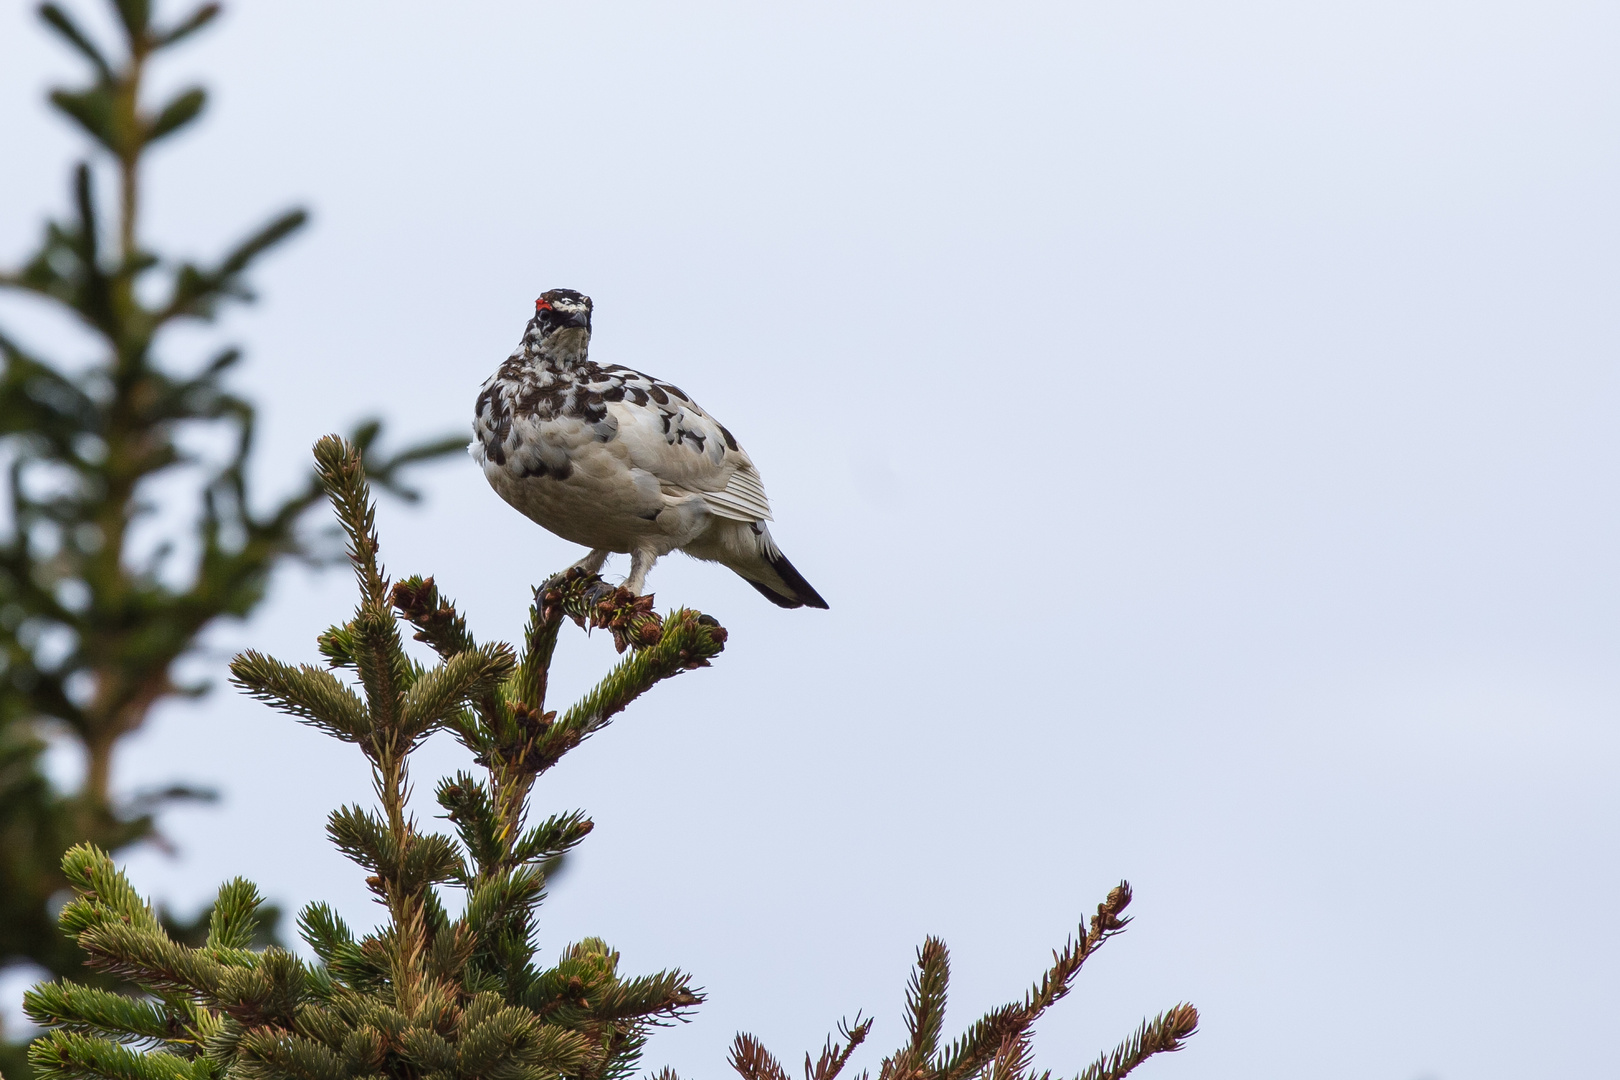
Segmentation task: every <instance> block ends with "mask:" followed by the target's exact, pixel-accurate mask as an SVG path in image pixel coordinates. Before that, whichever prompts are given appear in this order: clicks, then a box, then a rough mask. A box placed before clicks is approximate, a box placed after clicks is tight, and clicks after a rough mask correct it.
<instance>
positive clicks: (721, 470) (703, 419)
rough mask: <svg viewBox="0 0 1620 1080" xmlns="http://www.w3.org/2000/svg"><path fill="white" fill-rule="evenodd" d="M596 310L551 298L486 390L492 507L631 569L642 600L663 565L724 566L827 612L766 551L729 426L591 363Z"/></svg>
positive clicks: (749, 466)
mask: <svg viewBox="0 0 1620 1080" xmlns="http://www.w3.org/2000/svg"><path fill="white" fill-rule="evenodd" d="M590 344H591V298H590V297H588V296H584V295H582V294H580V293H577V292H574V291H573V290H572V289H552V290H551V291H550V292H548V293H546V294H544V295H543V296H541V297H540V299H538V300H536V301H535V302H534V318H532V319H530V320H529V325H528V327H527V329H525V330H524V332H523V340H522V341H521V342H520V343H519V344H518V347H517V348H516V349H515V350H513V352H512V355H511V356H509V357H507V359H506V362H505V363H504V364H502V365H501V366H500V369H499V370H497V371H496V372H495V374H494V375H492V376H490V378H489V380H488V381H487V382H485V383H484V386H483V390H482V392H481V393H480V394H479V395H478V406H477V415H476V416H475V418H474V419H473V441H472V445H470V446H469V447H467V451H468V453H470V454H472V456H473V460H474V461H476V462H478V464H479V465H480V466H482V467H483V470H484V476H485V478H486V479H488V480H489V484H490V486H491V487H493V488H494V489H495V491H496V493H497V494H499V495H500V497H501V498H503V499H505V500H506V501H507V502H509V503H511V504H512V505H513V506H514V507H516V508H517V509H518V510H519V511H520V512H522V513H523V514H524V515H525V516H526V517H528V518H530V519H531V520H533V521H535V522H537V523H538V524H540V525H542V526H544V527H545V528H547V529H549V530H550V531H552V532H554V533H556V534H557V535H558V536H560V537H562V538H563V539H564V540H571V541H573V542H574V543H576V544H584V545H585V546H586V547H589V548H590V549H591V553H590V554H589V555H587V556H585V558H583V559H581V560H580V561H579V562H578V563H576V564H575V565H576V566H579V567H581V568H583V569H585V570H587V571H589V572H591V573H593V574H594V573H597V572H599V571H600V570H601V569H602V564H603V563H604V562H606V561H607V557H608V555H609V553H611V552H615V551H617V552H627V553H628V554H629V555H630V576H629V577H628V578H626V579H625V582H624V587H625V588H627V589H629V590H630V591H631V592H634V593H637V594H640V593H641V592H642V591H643V590H644V589H645V587H646V582H647V571H648V570H651V569H652V565H653V563H654V562H656V561H657V560H658V557H659V556H661V555H667V554H669V553H670V552H671V551H684V552H686V553H687V554H688V555H691V556H694V557H695V558H699V559H706V560H709V561H711V562H717V563H720V564H721V565H722V566H728V567H730V568H731V569H733V570H735V571H736V572H737V573H738V574H740V575H741V576H742V577H743V578H744V579H745V580H746V581H747V582H748V583H749V584H750V585H752V586H753V587H754V588H756V589H758V590H759V591H760V592H761V593H763V594H764V595H765V598H766V599H767V600H769V601H770V602H771V603H773V604H777V605H779V606H781V607H787V608H796V607H817V608H824V607H826V606H827V602H826V601H825V600H823V599H822V598H821V596H820V594H818V593H817V592H816V590H815V589H813V588H811V587H810V583H809V582H808V581H806V580H804V577H803V576H802V575H801V574H800V573H799V572H798V571H797V570H795V569H794V568H793V564H792V563H790V562H788V561H787V558H786V557H785V556H783V554H782V552H781V551H780V550H779V549H778V548H777V546H776V543H775V541H773V540H772V539H771V533H770V530H769V529H768V528H766V526H765V523H766V522H767V521H770V520H771V504H770V503H769V502H768V501H767V500H766V498H765V488H764V486H763V485H762V484H761V483H760V479H759V472H758V470H756V469H755V468H754V463H753V462H752V461H750V460H749V458H748V454H747V453H746V452H745V451H744V450H743V448H742V447H741V446H738V445H737V440H736V439H735V438H733V437H732V434H731V432H729V431H727V430H726V429H725V427H724V426H723V425H721V424H720V423H719V422H718V421H716V420H715V419H714V418H713V417H711V416H710V415H709V414H708V413H706V412H704V411H703V410H702V409H700V408H698V406H697V403H696V402H694V401H693V400H692V399H691V398H689V397H687V396H686V395H685V394H684V393H682V392H681V391H680V390H678V389H676V388H675V387H673V386H671V385H670V384H668V383H666V382H659V381H658V380H657V379H654V378H652V377H651V376H648V375H643V374H642V373H641V372H639V371H632V370H630V369H629V368H626V367H619V366H618V365H615V364H610V365H606V366H604V365H599V364H596V363H594V362H592V361H591V360H590V359H589V358H588V357H587V355H586V354H587V352H588V350H589V349H590Z"/></svg>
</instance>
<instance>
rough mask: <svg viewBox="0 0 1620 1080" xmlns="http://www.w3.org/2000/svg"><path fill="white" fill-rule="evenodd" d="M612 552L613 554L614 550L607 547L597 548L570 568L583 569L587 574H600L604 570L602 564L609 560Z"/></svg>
mask: <svg viewBox="0 0 1620 1080" xmlns="http://www.w3.org/2000/svg"><path fill="white" fill-rule="evenodd" d="M610 554H612V552H610V551H608V549H607V548H596V549H595V550H593V551H592V552H591V553H590V554H589V555H587V556H585V557H584V558H583V559H581V560H579V562H577V563H575V564H574V565H573V566H570V567H569V568H568V569H570V570H583V571H585V572H586V573H587V574H600V573H601V572H602V564H603V563H605V562H607V557H608V556H609V555H610Z"/></svg>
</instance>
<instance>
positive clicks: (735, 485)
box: [608, 398, 771, 521]
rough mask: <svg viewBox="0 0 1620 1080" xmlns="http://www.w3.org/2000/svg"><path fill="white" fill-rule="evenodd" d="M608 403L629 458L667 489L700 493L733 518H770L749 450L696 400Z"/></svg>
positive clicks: (720, 512)
mask: <svg viewBox="0 0 1620 1080" xmlns="http://www.w3.org/2000/svg"><path fill="white" fill-rule="evenodd" d="M608 408H609V411H610V412H611V413H612V414H613V416H614V417H615V418H616V419H617V420H618V422H619V430H618V435H617V440H616V441H618V443H619V444H620V445H621V446H622V447H623V449H624V452H625V453H626V454H627V455H628V456H629V459H630V464H631V465H632V466H633V467H635V468H638V469H643V470H645V471H647V472H649V473H651V474H652V475H653V476H654V477H656V478H657V480H658V482H659V484H660V485H661V486H662V487H663V488H664V489H665V491H666V492H667V493H668V494H671V495H678V494H684V493H690V494H694V495H697V496H699V497H701V498H702V499H703V501H704V502H705V503H706V504H707V505H708V507H709V509H710V510H711V511H712V512H713V513H714V514H716V515H717V516H719V517H724V518H731V519H732V520H734V521H770V520H771V504H770V500H769V499H767V498H766V496H765V487H764V485H763V484H762V483H761V482H760V478H759V472H758V471H757V470H756V469H755V468H754V463H753V462H752V461H750V460H749V458H748V454H747V452H746V451H744V450H743V449H742V447H740V446H737V444H736V441H735V440H734V439H731V438H730V437H729V435H728V433H727V432H726V431H725V430H724V429H723V428H722V427H721V426H720V424H719V423H718V422H717V421H716V420H715V419H714V418H713V417H711V416H710V415H709V414H708V413H706V412H704V411H703V410H702V409H700V408H698V407H697V406H696V405H695V404H693V403H691V402H690V401H683V400H680V399H675V398H672V399H671V400H669V401H668V403H667V404H657V403H655V402H651V401H649V402H648V403H647V404H645V405H638V404H636V403H634V402H633V401H628V400H626V401H618V402H614V403H613V404H612V405H610V406H609V407H608Z"/></svg>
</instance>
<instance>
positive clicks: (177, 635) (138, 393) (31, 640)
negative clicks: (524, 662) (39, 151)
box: [0, 0, 465, 1077]
mask: <svg viewBox="0 0 1620 1080" xmlns="http://www.w3.org/2000/svg"><path fill="white" fill-rule="evenodd" d="M110 6H111V7H112V9H113V14H114V15H115V20H114V25H115V26H116V27H117V30H118V35H119V40H118V41H117V42H116V47H109V46H107V45H105V44H104V43H98V42H96V41H95V40H94V39H93V38H92V35H91V34H90V33H89V32H87V31H86V30H85V29H83V28H82V26H81V25H80V23H79V21H77V20H76V18H75V17H74V16H73V15H71V14H70V13H69V12H68V11H67V10H66V9H64V8H63V7H60V6H58V5H56V4H44V5H42V6H41V7H40V9H39V14H40V17H41V18H42V20H43V21H44V23H45V24H46V25H47V26H48V27H49V28H50V30H52V31H53V32H54V33H55V34H56V35H57V36H58V37H59V38H60V39H61V40H62V42H64V43H65V44H66V45H68V46H69V47H70V48H71V49H73V50H74V51H76V52H77V53H78V54H79V55H80V56H81V58H82V59H84V60H85V61H86V63H87V66H88V69H89V70H88V73H87V74H88V78H87V81H86V82H84V83H83V84H81V85H78V86H73V87H61V88H57V89H54V90H52V91H51V94H50V101H51V104H52V105H53V106H55V108H56V109H57V110H58V111H60V112H61V113H62V115H63V116H64V117H66V118H67V119H68V120H69V121H71V122H72V123H73V124H75V125H77V126H78V127H79V128H81V129H82V130H83V131H84V133H85V134H87V135H88V136H89V137H90V139H91V141H92V143H93V144H94V150H95V153H93V154H92V156H91V158H90V159H89V160H86V161H82V162H80V163H79V164H78V165H77V167H76V168H75V170H74V172H73V179H72V191H71V203H72V205H71V209H70V211H69V212H68V213H67V215H66V216H64V217H63V218H61V219H59V220H52V221H49V222H47V224H46V227H45V235H44V238H43V239H42V241H41V242H40V244H39V246H38V248H37V249H36V250H35V251H34V252H33V254H31V255H29V256H28V257H26V258H25V259H24V260H23V261H22V263H21V265H20V266H19V267H17V268H15V269H5V270H0V288H4V289H6V290H8V291H10V292H13V293H20V294H26V295H31V296H32V297H34V298H37V299H38V300H40V301H42V302H44V303H45V304H46V305H48V306H51V307H54V308H56V309H58V310H60V311H61V312H63V313H65V314H67V315H68V316H70V317H71V318H72V319H73V320H74V321H76V322H77V323H79V324H80V325H82V326H83V327H84V328H85V329H87V330H89V331H90V332H91V333H92V334H93V335H94V337H95V338H96V340H97V341H98V342H99V350H98V352H99V355H98V356H97V357H96V358H95V359H94V360H93V361H92V362H91V363H90V364H89V365H88V366H86V367H82V368H70V367H69V366H68V365H66V364H64V363H61V362H58V361H56V360H53V359H50V358H47V357H45V356H44V355H41V354H40V353H39V352H37V351H36V350H35V349H33V348H31V347H30V346H29V345H28V344H26V343H25V342H23V341H22V340H21V339H20V338H19V337H17V336H14V335H13V334H11V333H9V332H7V331H6V330H5V329H4V328H0V359H3V362H4V369H3V373H0V445H3V446H4V457H5V478H6V479H5V498H6V502H5V506H6V507H7V509H8V510H9V513H7V514H5V516H4V519H3V521H0V968H3V967H7V966H11V965H15V964H18V963H24V962H31V963H34V964H37V965H39V966H41V967H43V968H45V969H46V970H48V971H50V972H51V973H52V974H57V975H60V974H63V973H68V972H72V973H75V974H79V973H80V972H81V955H80V952H79V950H78V948H77V946H75V945H74V944H73V943H71V942H69V941H66V940H65V939H64V938H63V937H62V936H61V935H60V934H59V933H57V932H56V930H55V926H54V923H55V910H54V909H55V907H56V906H58V904H59V901H60V897H61V895H62V894H63V893H64V890H65V888H66V881H65V880H64V879H63V877H62V874H61V870H60V864H61V861H62V855H63V853H64V852H65V851H67V850H68V849H69V848H71V847H72V846H73V845H75V844H78V843H82V842H90V843H94V844H96V845H97V846H99V847H101V848H103V849H105V850H108V851H114V852H115V851H118V850H120V849H122V848H126V847H128V846H129V845H131V844H135V843H137V842H139V841H142V840H146V839H152V838H154V837H155V833H154V829H155V815H156V814H157V813H158V812H159V811H160V810H161V808H162V807H163V806H164V805H166V804H168V803H171V802H173V801H175V800H180V799H199V798H202V799H206V798H211V797H212V793H211V792H208V791H205V790H201V789H198V788H196V787H192V786H190V785H186V784H174V785H170V786H168V787H166V788H164V789H163V790H161V791H158V792H155V793H152V794H148V795H145V796H143V797H140V798H137V799H134V800H131V801H120V799H119V798H118V797H116V795H115V792H114V786H113V767H114V759H115V754H116V750H117V747H118V745H119V743H120V741H121V740H123V739H125V738H127V737H128V736H129V735H131V734H132V733H134V732H136V731H138V730H139V729H140V728H141V727H142V725H143V724H145V723H146V721H147V719H148V718H149V717H150V716H151V715H152V712H153V710H154V709H155V708H157V707H158V706H159V705H161V704H162V703H164V702H165V701H168V700H170V699H172V698H176V697H189V696H197V695H200V694H202V693H203V692H204V691H205V690H206V687H205V686H204V685H201V684H187V683H185V682H184V681H183V680H182V678H181V676H180V675H179V674H178V672H177V665H178V664H179V663H180V662H181V661H182V660H183V659H184V658H186V657H187V656H188V655H189V654H191V653H192V652H193V651H195V650H196V649H197V648H198V646H199V643H200V641H201V640H202V638H203V636H204V635H205V634H206V633H207V631H208V629H209V628H210V627H211V626H213V625H214V624H215V623H216V622H217V621H218V620H220V619H222V618H226V617H230V618H235V619H241V618H245V617H246V616H247V615H249V614H250V613H252V612H253V611H254V610H255V609H256V608H257V607H258V606H259V605H260V604H261V603H262V602H263V601H264V599H265V596H266V590H267V588H268V585H269V582H270V578H271V575H272V574H273V573H274V571H275V569H276V568H277V567H278V566H280V565H281V564H282V563H284V562H285V561H286V560H288V559H304V560H312V561H326V560H327V559H328V558H330V557H331V556H334V555H336V554H337V552H336V551H335V549H332V548H331V547H330V545H325V544H323V543H322V542H321V538H320V537H318V536H315V535H313V534H311V533H309V532H308V531H307V530H306V529H305V528H304V527H303V520H304V514H305V511H306V510H308V509H309V508H310V507H311V506H313V505H314V504H315V503H317V502H319V501H320V500H321V499H322V497H323V496H322V491H321V488H320V486H319V484H318V483H317V482H316V479H315V477H314V475H313V474H311V475H310V477H309V479H308V481H307V482H306V483H305V484H303V485H302V486H301V487H299V488H298V489H297V490H295V491H293V492H292V493H290V494H286V495H283V496H281V497H280V498H279V499H276V500H274V501H271V502H268V504H267V503H266V502H265V501H264V500H262V499H261V498H259V497H257V496H256V493H255V492H254V491H253V490H252V481H251V478H252V474H253V462H254V428H255V421H256V414H255V408H254V404H253V402H252V401H249V400H247V399H246V398H244V397H243V396H242V395H240V394H239V393H237V392H235V391H233V390H232V389H231V387H230V385H229V382H228V379H229V376H230V373H231V370H232V368H233V367H235V366H236V365H237V364H238V363H239V362H240V360H241V359H242V353H241V350H240V349H238V348H236V347H223V348H221V349H219V351H218V352H217V353H215V354H214V355H213V356H212V357H210V358H208V359H205V360H202V361H201V362H198V363H193V364H190V365H184V364H181V365H174V364H170V363H167V362H165V361H164V360H162V359H160V357H159V355H158V352H157V348H156V345H157V341H158V338H159V335H160V334H161V333H162V332H163V331H164V330H166V329H168V328H171V327H173V326H176V325H179V324H184V323H207V322H211V321H213V320H214V319H215V318H216V316H217V315H218V314H219V313H220V311H221V309H222V308H223V307H224V306H225V305H226V304H228V303H230V302H232V301H248V300H251V299H252V298H253V294H252V292H251V291H250V289H249V287H248V283H247V279H246V274H247V271H248V270H249V269H250V268H251V267H252V266H253V264H254V263H255V262H256V261H257V260H258V259H259V258H260V257H261V256H262V255H264V254H265V253H266V252H268V251H270V250H271V249H273V248H275V247H276V246H277V245H279V244H281V243H282V242H283V241H284V240H286V239H287V238H288V237H290V236H292V235H293V234H294V233H296V232H297V231H298V230H299V229H300V228H302V227H303V225H304V224H305V222H306V220H307V215H306V213H305V211H303V210H301V209H292V210H287V211H284V212H282V213H279V214H276V215H274V216H273V217H271V218H270V220H269V221H268V222H267V223H266V224H264V225H262V226H261V227H259V228H257V229H255V230H253V231H252V232H250V233H249V234H248V235H247V237H246V238H245V239H243V240H241V241H240V242H239V243H237V244H235V245H234V246H232V247H231V248H230V249H229V250H228V251H226V252H225V253H224V254H223V255H221V256H220V257H219V258H218V259H216V260H213V261H209V262H204V263H195V262H192V261H188V260H183V259H173V258H169V257H167V256H164V255H162V254H160V253H159V252H158V251H157V250H155V249H154V248H153V247H152V246H150V245H149V242H148V241H147V239H146V237H145V236H144V235H143V232H142V228H141V217H140V214H141V208H142V205H143V182H144V173H143V168H144V166H145V164H146V161H147V157H148V154H149V152H150V151H151V150H152V148H153V147H154V146H156V145H157V144H158V143H159V142H161V141H163V140H165V139H168V138H169V137H171V136H173V135H175V134H177V133H179V132H180V131H182V130H184V129H185V128H186V127H188V126H189V125H190V124H192V123H193V122H195V121H196V119H197V118H198V116H199V115H201V113H202V112H203V110H204V108H205V106H206V104H207V94H206V91H204V90H203V89H202V88H200V87H191V88H188V89H184V90H181V91H180V92H178V93H176V94H175V95H174V96H173V97H171V98H170V99H169V100H167V101H165V102H161V103H158V104H151V103H148V102H147V101H146V100H145V93H144V88H145V83H146V80H147V75H148V68H149V65H150V63H151V61H153V59H154V58H155V57H156V56H157V55H158V54H159V53H161V52H163V51H164V50H166V49H169V48H171V47H173V46H174V45H175V44H177V43H178V42H180V41H182V40H183V39H185V38H187V37H189V36H190V35H192V34H193V33H195V32H196V31H198V30H200V29H202V28H203V27H205V26H207V25H208V24H209V23H210V22H212V21H213V20H214V19H215V18H216V17H217V16H218V15H219V11H220V8H219V5H217V4H205V5H203V6H201V7H199V8H197V9H196V10H195V11H193V12H192V13H191V14H189V15H187V16H185V17H184V18H181V19H180V20H178V21H177V22H175V23H173V24H172V25H168V26H160V25H157V24H156V23H155V22H154V20H153V14H152V11H151V5H150V4H149V3H147V2H146V0H111V2H110ZM13 160H14V164H16V159H13ZM106 172H110V173H111V175H112V178H113V179H114V180H115V186H116V192H117V197H116V200H114V202H113V205H112V207H111V208H107V207H104V206H102V205H101V203H100V200H99V199H98V180H101V179H103V175H104V174H105V173H106ZM200 430H211V431H213V432H214V433H215V439H214V441H215V442H217V443H219V444H220V445H223V446H224V447H225V449H224V451H223V452H222V453H218V454H214V455H210V454H208V453H206V452H203V451H198V450H195V449H193V447H194V446H196V445H198V444H199V443H200V442H202V441H203V440H199V439H197V438H195V437H194V436H195V434H196V433H197V432H198V431H200ZM381 431H382V425H381V423H380V422H379V421H376V420H371V421H367V422H365V423H363V424H361V425H359V426H358V428H357V429H356V430H355V431H354V432H353V433H352V435H351V439H352V441H353V442H354V443H355V445H357V446H358V447H360V448H361V449H362V451H363V453H364V455H365V462H366V469H367V471H368V474H369V476H370V478H371V480H372V482H373V483H374V484H376V485H378V486H380V487H383V488H386V489H388V490H390V491H392V492H394V493H395V494H397V495H400V496H402V497H404V498H406V499H409V500H414V499H415V498H416V497H417V494H416V492H415V491H414V490H412V489H411V488H410V487H408V486H407V485H406V484H405V473H406V471H407V470H408V469H409V468H411V467H413V466H415V465H418V464H421V463H423V462H427V461H431V460H432V459H434V458H438V457H441V456H443V455H445V454H448V453H450V452H452V451H454V450H456V449H458V448H459V446H460V445H461V444H462V443H463V442H464V441H465V439H464V438H462V437H454V438H441V439H436V440H431V441H425V442H420V443H416V444H413V445H409V446H407V447H404V448H403V449H399V450H397V451H394V452H392V453H384V452H382V451H380V450H379V448H378V447H379V442H380V436H381ZM221 435H223V436H224V437H223V438H220V436H221ZM172 476H184V477H190V478H195V485H194V488H193V498H194V502H192V503H191V507H190V509H189V511H186V512H184V513H182V514H180V515H176V514H175V513H174V512H173V509H174V508H172V507H170V506H167V505H165V506H164V507H163V509H164V511H165V513H164V514H163V517H162V522H163V523H164V524H163V525H162V528H163V530H164V532H163V535H161V536H159V537H158V538H157V542H156V543H155V544H148V543H145V542H137V541H138V540H139V541H144V540H145V539H146V538H147V536H148V535H149V532H143V534H142V536H141V537H139V538H136V537H134V536H133V535H132V533H133V530H134V529H135V528H136V527H137V526H138V525H140V524H142V523H143V520H144V519H149V518H155V517H156V514H155V512H156V510H157V509H158V507H157V505H156V503H155V501H154V499H153V497H152V486H153V482H154V481H156V480H158V479H159V478H164V479H165V480H167V479H168V478H170V477H172ZM166 490H167V489H166ZM53 736H61V737H65V738H69V739H72V740H73V741H74V742H76V743H77V744H78V745H79V746H80V747H82V750H83V760H84V775H83V780H82V783H81V784H80V785H79V786H78V788H77V789H76V790H60V789H59V788H58V787H57V786H56V785H54V784H53V783H52V782H51V780H50V779H48V777H47V776H46V774H45V773H44V771H43V770H42V755H43V754H44V752H45V750H46V746H47V738H49V737H53ZM18 1065H19V1061H18V1060H16V1055H15V1054H11V1053H8V1054H7V1056H6V1059H5V1060H0V1070H3V1071H4V1072H5V1073H6V1075H7V1076H11V1077H16V1076H19V1075H21V1072H20V1069H19V1068H18Z"/></svg>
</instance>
